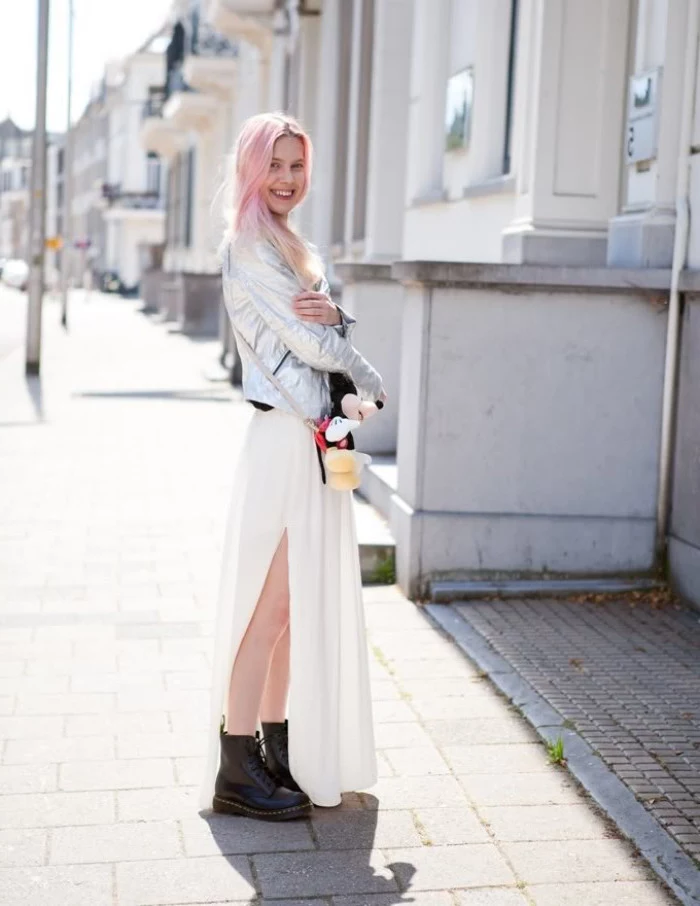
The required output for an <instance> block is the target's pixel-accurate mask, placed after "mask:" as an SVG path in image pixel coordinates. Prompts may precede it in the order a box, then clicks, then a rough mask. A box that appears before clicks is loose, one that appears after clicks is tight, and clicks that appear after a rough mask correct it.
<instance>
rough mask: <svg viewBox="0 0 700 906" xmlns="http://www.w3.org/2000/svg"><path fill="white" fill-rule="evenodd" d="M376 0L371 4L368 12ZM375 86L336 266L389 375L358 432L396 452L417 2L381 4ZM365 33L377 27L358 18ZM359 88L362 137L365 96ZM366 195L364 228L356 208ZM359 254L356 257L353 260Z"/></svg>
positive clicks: (361, 53) (380, 450)
mask: <svg viewBox="0 0 700 906" xmlns="http://www.w3.org/2000/svg"><path fill="white" fill-rule="evenodd" d="M369 6H370V5H369V4H365V11H366V10H367V7H369ZM373 12H374V22H373V28H372V31H373V33H374V38H373V42H372V48H371V50H372V61H371V73H372V79H371V86H370V87H369V103H370V111H369V122H368V123H367V124H365V126H364V127H363V128H368V136H369V137H368V153H367V157H366V173H363V172H362V166H361V162H359V161H358V162H357V164H358V165H357V166H355V167H353V168H352V174H353V176H352V178H351V179H350V180H349V185H348V206H347V207H348V211H347V220H346V249H349V250H350V253H351V254H350V255H349V257H348V260H345V261H341V262H338V263H337V264H336V269H335V270H336V274H337V275H338V276H340V277H341V278H342V280H343V300H342V301H343V305H344V306H345V307H346V308H347V309H348V310H349V311H351V312H352V313H353V315H354V316H355V317H356V318H357V321H358V324H357V328H356V329H355V342H356V343H357V344H358V346H359V348H360V349H361V350H362V352H363V353H364V354H365V355H366V356H367V357H368V358H369V359H370V361H372V363H373V364H374V365H375V366H376V367H377V369H378V370H379V371H380V373H381V374H382V377H383V378H384V385H385V387H386V389H387V392H388V394H389V404H388V405H387V407H386V408H385V410H384V411H383V412H382V413H381V414H380V415H379V416H378V417H377V418H375V419H373V420H372V421H368V422H367V424H366V425H363V426H362V430H361V432H358V443H359V445H360V447H361V449H363V450H366V451H367V452H370V453H375V454H389V455H391V454H393V453H394V451H395V450H396V434H397V423H398V390H399V367H400V358H401V346H400V344H399V343H398V342H397V336H398V334H399V331H400V325H401V312H402V308H403V289H402V287H401V285H400V284H399V283H397V282H395V281H393V280H392V279H391V270H390V263H391V262H392V261H394V260H396V259H397V258H399V257H400V255H401V241H402V232H403V211H404V193H405V178H406V157H407V142H406V134H407V129H408V82H409V75H410V60H411V37H412V26H413V3H412V2H411V0H380V2H376V3H375V5H374V11H373ZM356 22H357V29H358V32H359V33H360V34H362V33H364V38H365V40H367V35H368V33H369V32H370V29H368V28H367V27H366V23H365V24H364V28H363V23H362V22H361V21H357V20H356ZM369 49H370V48H368V47H364V48H361V47H360V48H357V47H356V48H355V55H354V62H355V65H356V66H361V65H362V60H363V58H364V59H366V55H367V53H368V51H369ZM355 83H356V84H357V85H358V88H357V89H356V91H355V102H356V114H355V117H354V122H355V128H354V130H351V135H353V134H354V135H355V136H357V135H358V132H359V128H358V125H359V119H360V115H359V114H360V111H361V107H362V99H361V98H360V97H359V90H360V89H359V85H360V82H359V80H357V79H356V80H355ZM362 193H364V198H363V199H362V200H363V208H362V210H363V212H364V217H363V223H364V229H362V231H361V232H362V234H363V235H362V236H361V237H360V236H359V235H358V227H360V226H362V224H361V223H360V219H359V216H358V214H359V213H360V212H358V209H357V207H356V205H357V203H358V201H359V199H360V196H361V195H362ZM351 258H354V259H355V260H350V259H351Z"/></svg>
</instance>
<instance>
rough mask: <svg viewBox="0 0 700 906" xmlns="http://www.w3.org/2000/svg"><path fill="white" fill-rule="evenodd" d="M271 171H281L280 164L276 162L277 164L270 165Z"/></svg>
mask: <svg viewBox="0 0 700 906" xmlns="http://www.w3.org/2000/svg"><path fill="white" fill-rule="evenodd" d="M270 169H271V170H278V169H279V164H278V163H276V162H275V163H271V164H270Z"/></svg>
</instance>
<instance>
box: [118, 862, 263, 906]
mask: <svg viewBox="0 0 700 906" xmlns="http://www.w3.org/2000/svg"><path fill="white" fill-rule="evenodd" d="M117 894H118V899H119V906H143V904H146V903H147V904H148V906H166V904H167V906H171V904H173V903H179V904H189V903H201V902H202V901H204V902H216V901H217V900H219V901H221V900H224V901H230V900H231V898H232V897H233V898H234V902H235V900H243V901H245V900H246V898H250V897H252V896H254V894H255V888H254V886H253V878H252V876H251V873H250V866H249V865H248V860H247V859H246V858H245V857H241V856H215V857H208V858H197V859H187V860H177V859H158V860H156V861H152V862H151V861H144V862H124V863H122V864H121V865H117Z"/></svg>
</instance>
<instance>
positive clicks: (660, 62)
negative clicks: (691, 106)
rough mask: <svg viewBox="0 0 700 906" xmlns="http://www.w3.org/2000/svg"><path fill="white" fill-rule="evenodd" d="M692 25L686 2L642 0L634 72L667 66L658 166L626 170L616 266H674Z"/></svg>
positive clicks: (616, 225) (614, 231) (615, 237)
mask: <svg viewBox="0 0 700 906" xmlns="http://www.w3.org/2000/svg"><path fill="white" fill-rule="evenodd" d="M687 22H688V3H687V0H639V14H638V17H637V29H636V35H635V36H634V37H635V46H634V64H633V65H634V72H635V73H639V74H641V73H643V72H649V71H650V70H654V69H657V68H659V67H663V72H662V77H661V82H660V93H659V97H658V102H657V103H658V111H659V120H658V152H657V156H656V159H655V160H653V161H647V162H642V163H639V164H631V165H630V166H628V167H626V173H625V176H624V188H625V206H624V208H623V210H622V213H621V214H620V215H619V216H616V217H613V218H612V219H611V221H610V239H609V245H608V263H609V264H610V265H612V266H613V267H635V266H636V267H670V265H671V259H672V258H673V235H674V229H675V222H676V214H675V200H676V172H677V169H678V139H679V132H680V117H681V103H680V101H681V97H682V93H683V68H684V66H685V45H686V28H687ZM626 114H627V106H626V105H625V116H626Z"/></svg>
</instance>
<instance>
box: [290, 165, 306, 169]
mask: <svg viewBox="0 0 700 906" xmlns="http://www.w3.org/2000/svg"><path fill="white" fill-rule="evenodd" d="M292 169H293V170H303V169H304V165H303V164H294V166H293V167H292Z"/></svg>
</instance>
